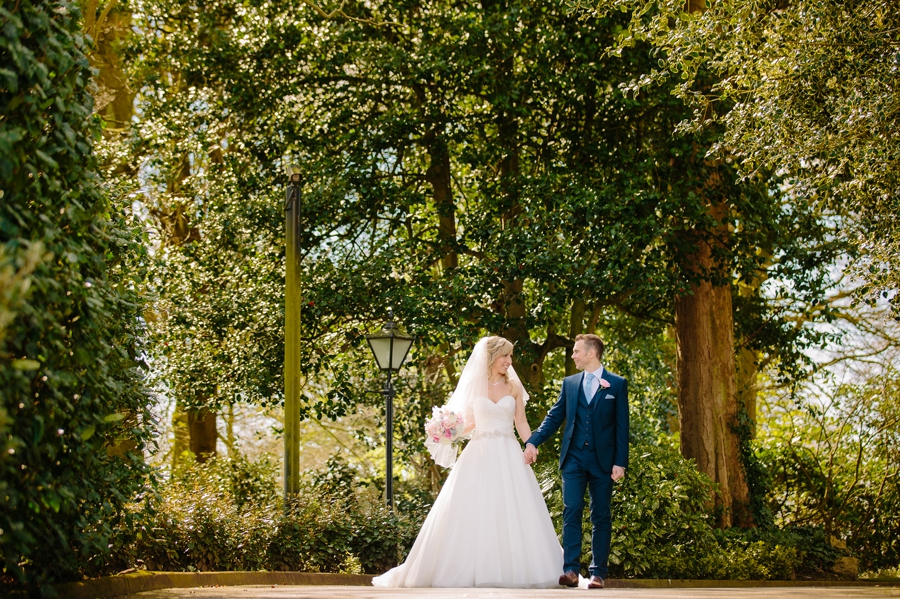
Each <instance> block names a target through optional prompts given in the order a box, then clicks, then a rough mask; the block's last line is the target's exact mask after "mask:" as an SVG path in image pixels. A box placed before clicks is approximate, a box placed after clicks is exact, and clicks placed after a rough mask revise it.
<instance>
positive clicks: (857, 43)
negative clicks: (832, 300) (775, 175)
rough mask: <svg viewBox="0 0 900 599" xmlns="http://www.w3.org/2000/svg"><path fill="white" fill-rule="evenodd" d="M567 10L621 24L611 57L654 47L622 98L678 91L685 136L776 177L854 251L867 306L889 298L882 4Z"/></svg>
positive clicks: (888, 108) (893, 244) (611, 3)
mask: <svg viewBox="0 0 900 599" xmlns="http://www.w3.org/2000/svg"><path fill="white" fill-rule="evenodd" d="M576 4H577V5H579V6H580V7H582V8H584V9H586V10H588V11H590V13H591V14H605V13H606V12H607V11H614V12H616V13H618V12H619V11H622V12H626V13H630V14H631V21H630V23H629V24H628V25H627V26H624V27H623V28H622V29H621V30H620V32H619V38H618V40H617V43H616V45H615V50H614V52H621V51H622V49H623V48H627V47H630V46H632V45H634V44H636V43H650V44H652V45H653V46H654V47H655V49H656V53H657V56H658V62H656V64H653V65H651V66H650V67H648V68H646V69H645V70H644V72H643V73H642V74H641V75H640V76H639V77H635V78H634V80H633V81H632V82H630V83H628V84H625V87H627V88H628V89H629V90H630V92H634V93H637V91H638V90H639V89H641V88H642V87H643V86H645V85H649V84H651V83H657V82H659V81H661V80H671V81H677V82H678V84H677V85H676V86H675V88H674V92H675V93H676V95H677V96H678V97H680V98H682V99H683V100H685V101H686V102H687V103H688V104H690V105H691V106H693V107H694V114H693V117H692V118H691V119H689V120H688V122H686V123H685V125H686V127H685V128H686V129H690V128H697V127H702V126H705V125H708V124H711V123H715V124H716V126H723V128H724V135H723V137H722V140H721V143H719V144H718V145H717V146H716V148H715V149H716V150H717V154H718V155H719V156H721V157H722V158H727V159H730V160H733V161H734V162H735V164H737V165H739V170H740V172H741V174H742V175H744V176H750V177H754V176H756V175H757V173H758V172H759V171H760V169H771V170H773V171H780V172H781V173H783V174H784V175H785V177H786V179H787V181H788V183H789V189H790V192H789V193H790V195H791V196H793V197H794V198H795V199H796V200H797V203H806V202H809V203H815V204H825V205H828V206H830V207H831V208H832V209H833V210H834V211H835V212H836V213H838V214H840V215H842V217H843V218H842V221H841V222H842V225H843V228H844V230H845V235H846V234H848V233H849V235H848V237H853V238H855V239H854V241H855V242H856V243H859V245H860V246H861V250H862V256H861V257H860V258H859V259H858V261H856V264H855V265H851V266H855V267H856V268H855V269H854V270H856V272H857V274H858V275H860V276H861V277H862V278H863V279H865V280H866V281H867V282H868V283H869V286H868V288H867V290H866V291H867V292H868V293H867V295H868V297H869V299H872V298H873V296H875V297H877V294H878V293H879V292H881V291H882V290H884V289H887V290H890V289H896V288H897V281H898V276H900V262H898V260H897V256H898V255H900V253H898V251H897V250H898V247H900V246H898V244H900V230H898V228H897V223H896V219H895V218H893V215H895V214H896V213H897V210H898V204H897V201H898V197H900V174H898V173H900V168H898V165H900V144H898V143H897V136H896V132H897V130H898V129H900V120H898V119H900V113H898V111H897V110H896V106H897V102H898V101H900V91H898V89H897V86H896V76H897V75H896V69H897V60H898V56H900V55H898V45H897V28H898V26H900V16H898V13H897V11H896V10H895V8H896V6H895V5H894V3H893V2H892V1H891V0H873V1H868V2H861V1H859V0H855V1H850V2H846V1H844V0H825V1H820V0H798V1H792V2H778V1H775V0H753V1H749V2H746V1H743V0H724V1H718V0H717V1H716V2H705V1H703V2H690V3H688V4H687V5H688V6H692V7H694V8H695V10H694V12H693V14H687V13H685V12H684V6H685V4H679V3H671V2H660V1H658V0H601V1H600V2H594V1H593V0H586V1H579V2H576ZM864 293H865V292H864ZM892 298H893V299H892V301H893V302H894V305H895V307H896V305H897V302H898V301H900V299H898V298H900V296H898V295H893V296H892Z"/></svg>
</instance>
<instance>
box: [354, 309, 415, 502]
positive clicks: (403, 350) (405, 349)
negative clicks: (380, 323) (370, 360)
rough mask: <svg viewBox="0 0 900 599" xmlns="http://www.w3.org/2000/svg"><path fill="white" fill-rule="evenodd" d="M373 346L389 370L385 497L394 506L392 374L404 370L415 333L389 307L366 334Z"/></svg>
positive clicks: (385, 388) (376, 357)
mask: <svg viewBox="0 0 900 599" xmlns="http://www.w3.org/2000/svg"><path fill="white" fill-rule="evenodd" d="M366 341H368V342H369V348H370V349H371V350H372V354H373V355H374V356H375V361H376V362H377V363H378V368H380V369H381V370H386V371H387V382H386V383H385V384H384V390H383V391H382V394H383V395H384V402H385V416H386V420H387V422H386V424H385V427H386V429H387V430H386V435H385V436H386V438H387V439H386V441H385V456H386V458H387V464H386V466H385V487H384V489H385V499H386V501H387V505H388V508H390V509H394V396H395V395H396V392H395V391H394V385H393V384H392V383H391V375H392V374H393V373H394V372H395V371H397V370H400V367H401V366H402V365H403V362H405V361H406V357H407V356H408V355H409V350H410V348H411V347H412V344H413V341H415V337H409V336H407V335H403V334H402V333H401V332H400V330H399V329H398V328H397V325H396V324H395V323H394V311H393V310H388V321H387V322H386V323H385V324H384V327H383V328H382V329H381V331H380V332H378V333H376V334H374V335H366Z"/></svg>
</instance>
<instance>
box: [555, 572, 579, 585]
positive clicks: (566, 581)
mask: <svg viewBox="0 0 900 599" xmlns="http://www.w3.org/2000/svg"><path fill="white" fill-rule="evenodd" d="M559 584H560V585H561V586H564V587H577V586H578V574H575V572H572V571H571V570H569V571H568V572H566V573H565V574H563V575H562V576H560V577H559Z"/></svg>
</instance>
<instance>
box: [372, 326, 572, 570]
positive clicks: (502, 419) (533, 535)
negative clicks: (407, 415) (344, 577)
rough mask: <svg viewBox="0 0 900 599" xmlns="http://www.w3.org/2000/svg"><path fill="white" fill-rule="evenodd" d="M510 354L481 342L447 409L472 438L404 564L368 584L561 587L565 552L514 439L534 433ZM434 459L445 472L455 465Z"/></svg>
mask: <svg viewBox="0 0 900 599" xmlns="http://www.w3.org/2000/svg"><path fill="white" fill-rule="evenodd" d="M512 350H513V346H512V344H511V343H510V342H509V341H507V340H506V339H504V338H502V337H485V338H483V339H481V340H480V341H479V342H478V343H477V344H476V345H475V349H474V350H473V351H472V355H471V356H470V357H469V361H468V362H467V363H466V367H465V369H463V372H462V375H461V376H460V379H459V384H458V385H457V386H456V390H455V391H454V392H453V395H451V397H450V400H449V402H448V403H447V406H446V407H447V408H448V409H450V410H453V411H454V412H456V413H457V414H460V413H462V414H464V415H465V423H466V432H467V433H468V432H472V438H471V440H470V441H469V443H468V445H467V446H466V448H465V449H464V450H463V452H462V454H461V455H460V458H459V461H458V462H457V463H456V465H455V467H454V468H453V470H452V471H451V472H450V476H449V477H448V478H447V481H446V482H445V483H444V486H443V488H442V489H441V492H440V494H439V495H438V497H437V500H436V501H435V502H434V506H433V507H432V508H431V512H430V513H429V514H428V517H427V518H426V519H425V523H424V524H423V525H422V530H420V531H419V536H418V537H417V538H416V542H415V544H414V545H413V547H412V550H410V552H409V555H408V556H407V558H406V562H404V563H403V564H401V565H399V566H397V567H396V568H394V569H392V570H390V571H389V572H387V573H385V574H383V575H382V576H378V577H376V578H375V579H374V580H373V581H372V584H374V585H375V586H379V587H518V588H546V587H555V586H558V585H559V582H558V580H559V573H560V572H562V566H563V560H562V549H561V547H560V545H559V540H558V539H557V536H556V531H555V530H554V529H553V523H552V522H551V521H550V514H549V513H548V512H547V505H546V504H545V503H544V498H543V497H542V496H541V490H540V488H539V487H538V483H537V479H535V476H534V472H532V471H531V468H530V467H529V466H528V465H526V463H525V459H524V457H523V454H522V450H521V447H520V446H519V443H518V442H517V441H516V438H515V436H514V435H513V423H515V428H516V430H517V431H518V433H519V438H521V439H522V441H523V442H524V441H525V440H526V439H528V437H530V436H531V428H530V427H529V426H528V421H527V420H526V418H525V402H526V401H527V399H528V394H527V393H526V392H525V390H524V388H523V387H522V383H521V382H520V381H519V378H518V377H517V376H516V373H515V370H513V368H512ZM443 447H447V446H443ZM455 455H456V450H455V449H454V450H453V458H455ZM437 459H438V462H439V463H442V465H449V464H452V459H451V460H449V461H448V462H444V461H443V460H441V458H440V457H438V458H437Z"/></svg>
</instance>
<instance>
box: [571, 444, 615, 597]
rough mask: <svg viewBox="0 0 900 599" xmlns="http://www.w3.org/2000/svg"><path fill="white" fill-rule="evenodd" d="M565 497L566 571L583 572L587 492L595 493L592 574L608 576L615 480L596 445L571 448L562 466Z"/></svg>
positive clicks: (592, 509) (592, 510)
mask: <svg viewBox="0 0 900 599" xmlns="http://www.w3.org/2000/svg"><path fill="white" fill-rule="evenodd" d="M560 474H561V475H562V496H563V533H562V537H563V562H564V565H563V571H564V572H568V571H569V570H572V571H573V572H576V573H580V572H581V532H582V531H581V522H582V519H583V517H584V494H585V491H589V492H590V496H591V504H590V510H591V527H592V531H591V557H592V559H591V565H590V568H589V570H590V573H591V575H592V576H599V577H600V578H603V579H604V580H605V579H606V577H607V575H608V573H609V568H608V564H609V544H610V540H611V538H612V517H611V515H610V500H611V499H612V489H613V480H612V478H611V476H610V475H611V473H609V472H603V471H602V470H601V469H600V464H599V462H598V461H597V455H596V453H595V452H594V450H593V449H592V448H587V447H580V448H577V449H576V448H574V447H571V448H569V451H568V452H567V453H566V459H565V460H564V461H563V465H562V469H561V470H560Z"/></svg>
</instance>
